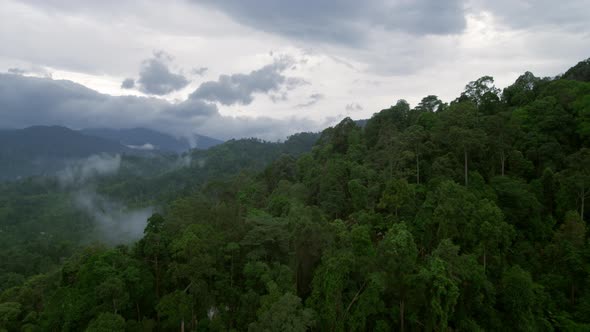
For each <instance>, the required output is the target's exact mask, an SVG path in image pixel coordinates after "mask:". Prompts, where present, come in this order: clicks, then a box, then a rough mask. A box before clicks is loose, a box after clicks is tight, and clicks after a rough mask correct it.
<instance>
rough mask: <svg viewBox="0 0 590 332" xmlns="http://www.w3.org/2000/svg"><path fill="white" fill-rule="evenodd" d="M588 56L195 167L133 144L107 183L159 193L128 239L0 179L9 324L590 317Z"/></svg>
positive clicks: (156, 325) (49, 185)
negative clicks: (555, 69) (140, 153)
mask: <svg viewBox="0 0 590 332" xmlns="http://www.w3.org/2000/svg"><path fill="white" fill-rule="evenodd" d="M584 66H585V64H582V65H580V66H577V68H574V69H573V71H571V72H570V73H569V74H567V73H566V75H564V78H565V79H558V78H556V79H547V78H544V79H541V78H537V77H535V76H534V75H533V74H532V73H529V72H527V73H525V74H524V75H522V76H521V77H519V78H518V79H517V81H516V82H515V83H514V84H513V85H511V86H509V87H507V88H505V89H504V90H503V92H502V94H501V95H500V90H499V89H497V88H496V87H495V86H494V85H493V79H492V78H491V77H488V76H484V77H482V78H480V79H478V80H476V81H473V82H470V83H469V84H468V85H467V86H466V88H465V91H464V92H463V93H462V95H461V96H460V97H459V98H457V99H456V100H454V101H453V102H451V103H450V104H446V103H443V102H442V101H440V100H439V99H438V98H437V97H436V96H427V97H425V98H424V99H423V100H422V101H421V102H420V103H419V104H418V105H417V106H416V107H415V108H411V107H410V105H409V104H408V103H407V102H405V101H404V100H400V101H398V102H397V103H396V104H395V105H394V106H391V107H389V108H387V109H384V110H382V111H381V112H379V113H376V114H375V115H374V116H373V117H372V118H371V119H369V120H367V121H366V123H365V125H364V127H363V126H362V125H361V124H359V123H358V122H355V121H352V120H351V119H348V118H347V119H344V120H343V121H342V122H341V123H340V124H338V125H337V126H335V127H333V128H328V129H326V130H324V131H323V132H322V133H321V134H308V133H303V134H297V135H294V136H291V137H290V138H289V139H288V140H287V141H285V142H283V143H269V142H263V141H260V140H257V139H246V140H232V141H229V142H227V143H225V144H221V145H219V146H216V147H214V148H212V149H210V150H207V151H192V152H191V153H190V157H191V158H192V162H191V163H190V165H189V166H188V167H185V168H177V169H173V170H171V169H169V168H166V167H164V166H162V167H160V166H158V165H150V164H149V162H148V161H144V160H141V159H133V158H129V157H125V158H124V160H123V164H124V165H125V166H124V167H123V170H122V171H121V172H120V173H119V174H117V175H113V176H109V177H104V178H98V179H94V180H92V185H93V186H94V187H95V188H96V190H97V191H98V192H99V193H101V194H103V195H105V196H108V197H110V198H113V199H118V200H121V201H123V202H125V203H126V204H128V205H129V206H133V207H143V206H148V205H151V206H154V207H155V208H156V211H157V213H154V214H153V215H152V216H151V217H150V218H148V220H147V221H146V227H145V230H144V233H143V236H142V237H141V239H139V240H138V241H136V242H133V241H131V242H130V243H129V247H127V246H125V245H121V246H118V247H115V248H113V247H105V246H103V245H100V244H91V243H92V242H93V241H96V240H100V238H98V237H96V233H95V232H94V229H93V227H92V225H93V219H92V218H91V216H87V215H85V214H84V213H82V212H80V211H79V210H77V209H75V208H74V206H72V204H71V198H72V196H71V195H72V193H71V192H70V191H68V190H65V189H64V188H62V187H60V186H59V184H58V183H57V181H56V180H55V179H48V178H30V179H26V180H22V181H18V182H15V183H3V184H0V234H1V235H2V242H1V243H0V329H4V330H8V331H12V330H31V331H37V330H39V331H45V330H49V331H52V330H62V331H84V330H89V331H102V330H105V331H106V330H108V331H120V330H127V331H144V330H145V331H150V330H156V331H168V330H170V331H173V330H179V329H181V328H184V329H185V330H186V331H246V330H249V331H310V330H313V331H315V330H318V331H390V330H400V331H506V330H510V331H585V330H588V327H589V326H590V318H589V317H590V241H588V240H589V239H588V236H587V233H588V231H587V225H586V221H587V219H588V218H587V216H588V212H587V210H588V209H587V208H586V205H587V204H586V198H588V197H589V196H590V175H589V174H590V173H588V172H589V171H588V170H589V167H588V166H589V165H590V150H589V148H590V147H589V146H588V143H589V139H590V134H589V130H588V128H590V126H589V125H588V123H589V116H590V115H589V114H590V113H589V111H588V110H589V109H588V105H589V102H590V99H588V96H589V95H590V83H587V82H583V80H580V79H579V78H578V77H580V75H582V76H583V73H584V68H585V67H584ZM572 75H573V76H572ZM572 77H575V78H574V79H576V80H577V81H576V80H572ZM316 140H317V142H316ZM313 143H315V146H314V147H313V148H311V145H312V144H313ZM159 162H162V165H166V164H167V161H166V160H161V161H154V163H159ZM141 170H144V172H143V173H142V172H139V171H141ZM138 172H139V173H142V174H141V175H138V174H136V173H138Z"/></svg>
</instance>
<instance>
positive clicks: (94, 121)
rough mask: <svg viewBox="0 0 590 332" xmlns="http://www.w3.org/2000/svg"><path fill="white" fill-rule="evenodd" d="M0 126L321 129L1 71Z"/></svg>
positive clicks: (217, 133) (217, 132)
mask: <svg viewBox="0 0 590 332" xmlns="http://www.w3.org/2000/svg"><path fill="white" fill-rule="evenodd" d="M0 105H2V107H0V119H1V120H2V121H1V123H0V126H1V127H3V128H23V127H27V126H31V125H63V126H67V127H70V128H87V127H107V128H130V127H147V128H152V129H156V130H160V131H163V132H167V133H170V134H172V135H175V136H185V137H189V136H190V135H192V134H194V133H195V132H198V133H200V134H204V135H209V136H212V137H216V138H221V139H226V138H227V139H228V138H234V137H238V138H239V137H261V138H266V139H277V138H284V137H285V136H286V135H289V134H292V133H294V132H298V131H304V130H311V129H317V128H316V125H317V124H315V123H313V122H311V121H309V120H305V119H285V120H276V119H270V118H265V117H255V118H252V117H225V116H222V115H220V114H219V112H218V109H217V106H216V105H215V104H211V103H208V102H205V101H203V100H200V99H188V100H185V101H184V102H180V103H169V102H167V101H165V100H162V99H158V98H147V97H135V96H110V95H106V94H101V93H98V92H96V91H94V90H91V89H88V88H86V87H85V86H83V85H80V84H77V83H74V82H72V81H66V80H53V79H51V78H38V77H26V76H20V75H13V74H2V73H0Z"/></svg>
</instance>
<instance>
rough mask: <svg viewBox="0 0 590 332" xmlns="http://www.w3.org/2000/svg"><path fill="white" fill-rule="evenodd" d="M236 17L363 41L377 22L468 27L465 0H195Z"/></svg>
mask: <svg viewBox="0 0 590 332" xmlns="http://www.w3.org/2000/svg"><path fill="white" fill-rule="evenodd" d="M194 2H195V3H198V4H204V5H207V6H210V7H212V8H215V9H218V10H220V11H222V12H225V13H227V14H228V15H229V16H231V17H233V18H234V19H235V20H237V21H239V22H241V23H243V24H247V25H250V26H252V27H255V28H257V29H260V30H264V31H267V32H271V33H278V34H281V35H286V36H289V37H295V38H298V39H303V40H319V41H328V42H336V43H342V44H359V43H363V42H364V41H365V40H366V39H367V38H368V35H369V32H370V30H372V29H374V28H383V29H386V30H389V31H400V32H403V33H408V34H411V35H424V34H435V35H446V34H457V33H460V32H462V31H463V29H464V28H465V24H466V21H465V13H464V3H463V2H464V1H463V0H449V1H440V0H415V1H405V0H394V1H391V0H372V1H365V2H362V3H361V2H359V1H357V0H336V1H334V0H300V1H291V0H279V1H277V0H253V1H242V0H194Z"/></svg>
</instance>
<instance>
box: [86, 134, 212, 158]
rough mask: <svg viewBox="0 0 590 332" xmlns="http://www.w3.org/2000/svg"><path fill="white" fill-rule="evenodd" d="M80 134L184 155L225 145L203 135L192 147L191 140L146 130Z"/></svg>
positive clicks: (199, 136) (133, 146)
mask: <svg viewBox="0 0 590 332" xmlns="http://www.w3.org/2000/svg"><path fill="white" fill-rule="evenodd" d="M80 132H81V133H83V134H84V135H88V136H95V137H100V138H105V139H108V140H111V141H115V142H118V143H120V144H122V145H124V146H126V147H128V148H132V149H136V150H160V151H167V152H176V153H182V152H185V151H188V150H190V149H191V148H195V149H199V150H206V149H208V148H210V147H212V146H215V145H218V144H221V143H223V141H220V140H218V139H215V138H211V137H207V136H203V135H194V136H193V138H194V140H193V142H192V143H193V144H194V146H191V142H189V140H187V139H186V138H176V137H174V136H172V135H168V134H164V133H161V132H158V131H155V130H151V129H146V128H132V129H109V128H89V129H82V130H80Z"/></svg>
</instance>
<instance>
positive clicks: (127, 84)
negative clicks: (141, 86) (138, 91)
mask: <svg viewBox="0 0 590 332" xmlns="http://www.w3.org/2000/svg"><path fill="white" fill-rule="evenodd" d="M134 87H135V80H134V79H132V78H126V79H124V80H123V82H121V89H133V88H134Z"/></svg>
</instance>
